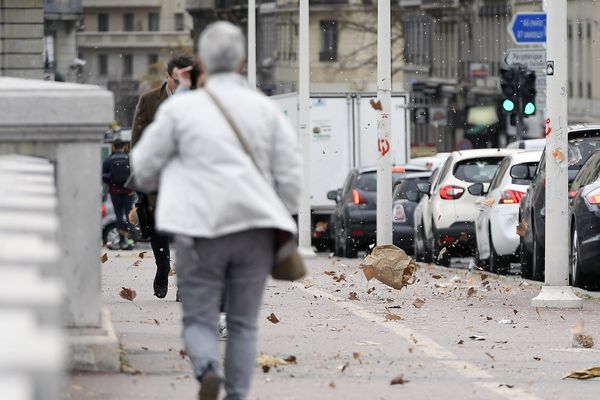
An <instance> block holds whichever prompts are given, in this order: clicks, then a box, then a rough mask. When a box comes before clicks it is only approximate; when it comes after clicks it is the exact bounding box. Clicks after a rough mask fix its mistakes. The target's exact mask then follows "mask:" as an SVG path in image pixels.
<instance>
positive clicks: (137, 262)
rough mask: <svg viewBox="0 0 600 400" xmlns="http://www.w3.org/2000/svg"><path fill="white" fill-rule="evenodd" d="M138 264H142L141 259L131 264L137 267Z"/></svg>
mask: <svg viewBox="0 0 600 400" xmlns="http://www.w3.org/2000/svg"><path fill="white" fill-rule="evenodd" d="M140 265H142V260H137V261H136V262H134V263H133V264H131V266H132V267H139V266H140Z"/></svg>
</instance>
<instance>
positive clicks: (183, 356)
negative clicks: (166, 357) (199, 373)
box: [179, 349, 187, 358]
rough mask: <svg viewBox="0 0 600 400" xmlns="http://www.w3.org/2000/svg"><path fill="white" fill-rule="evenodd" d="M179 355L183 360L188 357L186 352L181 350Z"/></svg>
mask: <svg viewBox="0 0 600 400" xmlns="http://www.w3.org/2000/svg"><path fill="white" fill-rule="evenodd" d="M179 355H180V356H181V358H185V356H187V353H186V352H185V350H183V349H181V350H179Z"/></svg>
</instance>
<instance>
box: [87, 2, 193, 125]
mask: <svg viewBox="0 0 600 400" xmlns="http://www.w3.org/2000/svg"><path fill="white" fill-rule="evenodd" d="M185 8H186V3H185V0H170V1H161V0H84V1H83V13H84V20H83V21H84V23H83V29H82V30H81V32H79V34H78V36H77V41H78V50H79V58H80V59H82V60H84V62H85V67H84V69H83V81H85V82H86V83H93V84H97V85H101V86H104V87H107V88H108V89H109V90H111V91H112V92H113V93H114V94H115V107H116V110H115V111H116V113H115V116H116V119H117V121H118V122H119V123H120V124H121V126H124V127H129V126H131V123H132V120H133V114H134V112H135V106H136V104H137V100H138V97H139V95H140V94H141V92H143V91H145V90H149V89H151V88H153V87H156V86H157V85H159V84H160V83H161V82H162V81H163V76H164V71H165V64H166V62H167V61H168V60H169V58H170V57H172V56H173V55H174V54H190V55H191V53H192V38H191V35H190V31H191V28H192V20H191V17H190V16H189V15H188V14H187V13H186V10H185Z"/></svg>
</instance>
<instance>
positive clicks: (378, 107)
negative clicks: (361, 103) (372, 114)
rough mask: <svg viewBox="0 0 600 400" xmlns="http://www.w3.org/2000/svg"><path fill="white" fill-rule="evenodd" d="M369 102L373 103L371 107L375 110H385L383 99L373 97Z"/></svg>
mask: <svg viewBox="0 0 600 400" xmlns="http://www.w3.org/2000/svg"><path fill="white" fill-rule="evenodd" d="M369 103H370V104H371V107H372V108H373V110H378V111H383V106H382V105H381V100H377V101H375V100H374V99H371V100H370V101H369Z"/></svg>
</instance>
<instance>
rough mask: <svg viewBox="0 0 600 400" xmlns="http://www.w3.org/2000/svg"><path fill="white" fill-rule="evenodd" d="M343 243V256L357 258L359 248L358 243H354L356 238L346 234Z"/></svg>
mask: <svg viewBox="0 0 600 400" xmlns="http://www.w3.org/2000/svg"><path fill="white" fill-rule="evenodd" d="M342 243H343V251H342V253H343V257H346V258H356V256H357V255H358V250H357V249H356V244H354V240H353V239H352V238H351V237H348V236H346V237H345V238H344V240H342Z"/></svg>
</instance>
